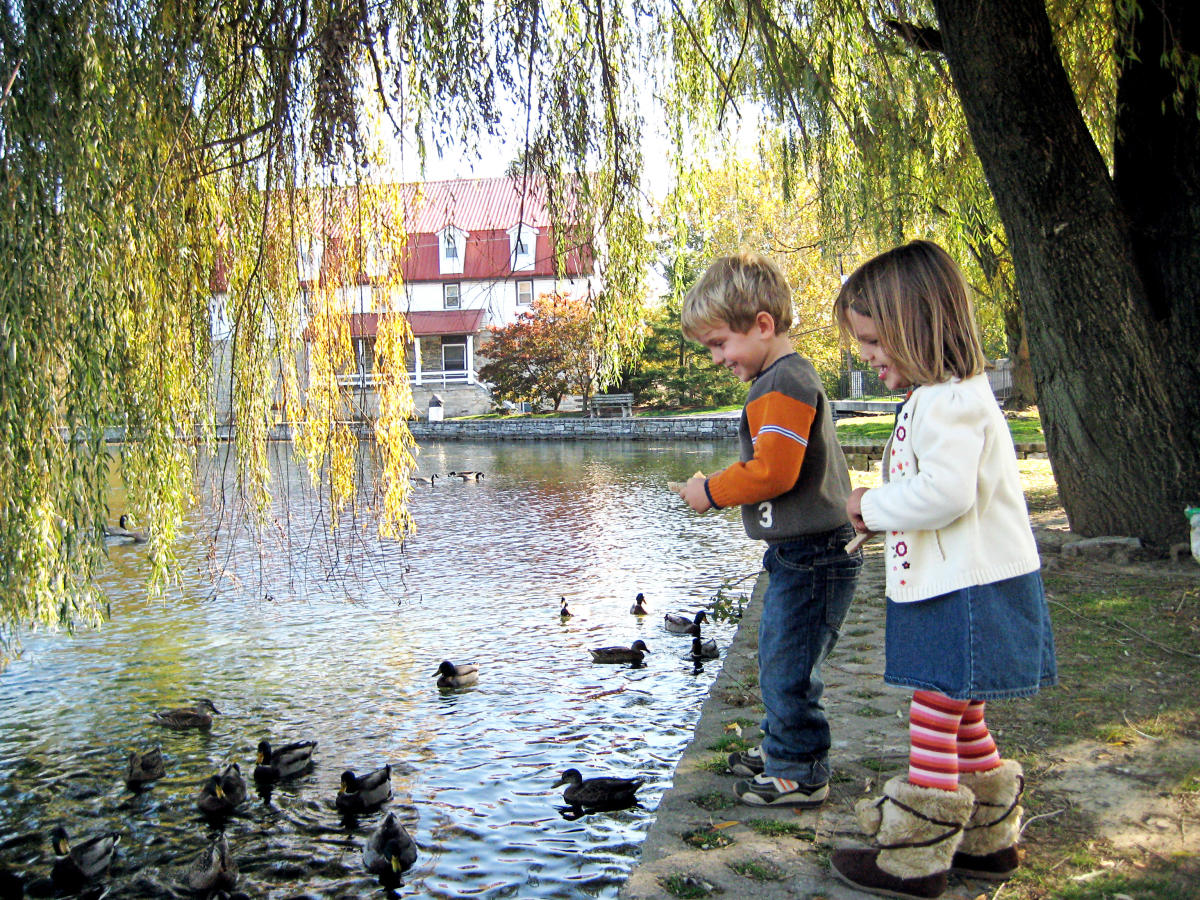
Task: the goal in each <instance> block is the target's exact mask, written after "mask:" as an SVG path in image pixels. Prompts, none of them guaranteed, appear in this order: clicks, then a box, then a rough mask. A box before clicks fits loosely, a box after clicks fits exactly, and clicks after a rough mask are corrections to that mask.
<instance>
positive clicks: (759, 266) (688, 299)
mask: <svg viewBox="0 0 1200 900" xmlns="http://www.w3.org/2000/svg"><path fill="white" fill-rule="evenodd" d="M760 312H768V313H770V314H771V315H772V316H773V317H774V319H775V333H776V334H786V333H787V330H788V328H789V327H790V326H791V324H792V290H791V288H789V287H788V283H787V279H786V278H785V277H784V275H783V271H782V270H781V269H780V268H779V266H778V265H776V264H775V263H774V262H773V261H772V260H770V259H768V258H767V257H765V256H763V255H762V254H761V253H755V252H754V251H753V250H743V251H742V252H740V253H735V254H733V255H732V256H722V257H720V258H718V259H716V260H714V261H713V262H712V264H711V265H709V267H708V268H707V269H705V270H704V274H703V275H701V276H700V279H699V280H698V281H697V282H696V283H695V284H694V285H692V288H691V290H689V291H688V292H687V296H685V297H684V298H683V310H682V312H681V313H680V316H679V321H680V325H681V326H682V330H683V333H684V335H685V336H687V337H689V338H692V339H693V340H694V339H696V337H697V336H698V335H699V334H700V333H701V332H702V331H706V330H708V329H709V328H719V327H720V326H722V325H728V326H729V328H730V330H732V331H737V332H739V333H742V334H745V333H746V332H747V331H749V330H750V328H751V326H752V325H753V324H754V318H755V316H757V315H758V314H759V313H760Z"/></svg>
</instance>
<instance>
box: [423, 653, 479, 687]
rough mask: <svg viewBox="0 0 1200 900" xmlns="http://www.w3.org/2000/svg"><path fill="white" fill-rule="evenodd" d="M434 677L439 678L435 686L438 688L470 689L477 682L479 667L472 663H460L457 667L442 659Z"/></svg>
mask: <svg viewBox="0 0 1200 900" xmlns="http://www.w3.org/2000/svg"><path fill="white" fill-rule="evenodd" d="M433 674H434V675H438V676H440V677H439V678H438V680H437V686H438V687H440V688H462V687H470V686H471V685H473V684H475V683H476V682H478V681H479V666H476V665H474V664H472V663H460V664H458V665H457V666H456V665H455V664H454V663H452V662H450V660H448V659H443V660H442V663H441V665H439V666H438V669H437V671H436V672H434V673H433Z"/></svg>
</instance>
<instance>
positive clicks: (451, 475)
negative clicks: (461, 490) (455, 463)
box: [446, 471, 483, 481]
mask: <svg viewBox="0 0 1200 900" xmlns="http://www.w3.org/2000/svg"><path fill="white" fill-rule="evenodd" d="M446 477H447V478H461V479H462V480H463V481H470V480H471V479H472V478H474V479H475V480H476V481H478V480H479V479H481V478H482V477H483V473H482V472H476V471H470V472H447V473H446Z"/></svg>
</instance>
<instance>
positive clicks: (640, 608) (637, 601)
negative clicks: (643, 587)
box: [629, 592, 650, 616]
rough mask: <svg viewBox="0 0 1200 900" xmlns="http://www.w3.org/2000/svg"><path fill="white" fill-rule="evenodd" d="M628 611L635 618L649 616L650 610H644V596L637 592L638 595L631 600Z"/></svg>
mask: <svg viewBox="0 0 1200 900" xmlns="http://www.w3.org/2000/svg"><path fill="white" fill-rule="evenodd" d="M629 611H630V612H631V613H633V614H634V615H635V616H648V615H650V610H649V609H647V608H646V595H645V594H643V593H640V592H639V593H638V595H637V596H636V597H634V598H633V606H631V607H629Z"/></svg>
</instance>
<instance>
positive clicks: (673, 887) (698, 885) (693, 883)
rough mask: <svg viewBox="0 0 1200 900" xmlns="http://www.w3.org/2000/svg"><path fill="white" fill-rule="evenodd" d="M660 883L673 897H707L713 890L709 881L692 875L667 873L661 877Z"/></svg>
mask: <svg viewBox="0 0 1200 900" xmlns="http://www.w3.org/2000/svg"><path fill="white" fill-rule="evenodd" d="M658 883H659V884H660V885H662V887H663V890H665V891H666V892H667V893H668V894H670V895H671V896H672V897H683V898H690V897H707V896H709V895H710V894H712V892H713V889H712V887H710V886H709V884H708V882H706V881H701V880H700V879H699V878H696V877H694V876H692V875H667V876H666V877H665V878H660V879H659V880H658Z"/></svg>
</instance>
